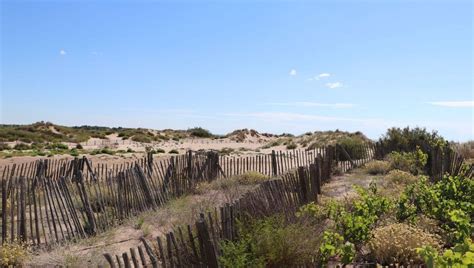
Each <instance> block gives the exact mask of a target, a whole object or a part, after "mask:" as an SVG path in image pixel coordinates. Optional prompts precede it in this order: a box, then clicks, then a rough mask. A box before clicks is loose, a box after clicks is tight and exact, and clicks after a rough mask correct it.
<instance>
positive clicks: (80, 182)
mask: <svg viewBox="0 0 474 268" xmlns="http://www.w3.org/2000/svg"><path fill="white" fill-rule="evenodd" d="M76 183H77V188H78V190H79V194H80V195H81V196H82V202H83V206H84V211H85V213H86V216H87V223H88V229H87V233H88V234H89V235H91V234H95V233H96V223H95V218H94V212H93V211H92V207H91V204H90V202H89V197H88V196H87V191H86V187H85V185H84V176H83V175H82V171H81V170H78V171H77V177H76Z"/></svg>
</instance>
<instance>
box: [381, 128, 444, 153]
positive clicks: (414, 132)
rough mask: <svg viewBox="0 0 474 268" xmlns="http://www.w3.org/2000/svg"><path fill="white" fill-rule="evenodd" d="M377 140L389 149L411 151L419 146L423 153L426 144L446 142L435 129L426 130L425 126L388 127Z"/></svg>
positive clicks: (433, 144)
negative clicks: (431, 130)
mask: <svg viewBox="0 0 474 268" xmlns="http://www.w3.org/2000/svg"><path fill="white" fill-rule="evenodd" d="M379 142H380V143H381V144H382V145H383V146H385V147H386V148H389V149H390V151H398V152H412V151H415V150H416V149H417V148H421V149H422V150H423V152H424V153H428V152H427V151H426V150H425V149H426V148H428V146H445V145H447V144H448V142H447V141H446V140H445V139H444V138H443V137H441V136H440V135H439V134H438V133H437V132H436V131H433V132H431V133H430V132H428V131H427V130H426V128H419V127H416V128H410V127H406V128H403V129H402V128H390V129H388V130H387V133H386V134H385V135H384V136H383V137H382V138H380V140H379Z"/></svg>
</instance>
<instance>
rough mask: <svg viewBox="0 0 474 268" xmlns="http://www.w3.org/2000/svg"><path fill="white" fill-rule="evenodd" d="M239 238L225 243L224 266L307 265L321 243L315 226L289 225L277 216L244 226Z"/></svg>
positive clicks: (300, 223)
mask: <svg viewBox="0 0 474 268" xmlns="http://www.w3.org/2000/svg"><path fill="white" fill-rule="evenodd" d="M308 234H311V235H308ZM239 236H240V239H239V240H238V241H235V242H231V241H227V242H224V246H223V247H222V248H223V253H222V256H221V257H220V259H219V260H220V262H221V264H222V265H223V266H225V267H239V266H238V264H239V265H242V264H246V265H247V267H254V265H255V266H257V267H263V265H265V266H266V267H292V266H297V265H304V264H308V263H311V262H312V261H313V260H314V259H315V257H316V254H317V251H318V248H319V245H320V240H321V238H320V236H321V234H320V233H319V232H318V231H317V229H316V228H315V227H314V226H312V225H310V224H307V223H305V222H296V223H288V222H285V221H284V220H283V218H282V217H278V216H275V217H269V218H265V219H262V220H256V221H255V222H252V223H249V224H245V225H244V224H241V226H240V229H239Z"/></svg>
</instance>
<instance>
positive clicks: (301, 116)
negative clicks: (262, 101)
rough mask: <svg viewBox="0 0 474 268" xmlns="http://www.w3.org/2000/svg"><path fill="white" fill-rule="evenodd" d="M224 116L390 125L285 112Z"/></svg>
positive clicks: (379, 121)
mask: <svg viewBox="0 0 474 268" xmlns="http://www.w3.org/2000/svg"><path fill="white" fill-rule="evenodd" d="M223 115H224V116H231V117H248V118H255V119H261V120H267V121H279V122H281V121H317V122H355V123H361V124H369V125H372V124H376V125H377V124H383V125H390V124H391V122H388V121H387V120H383V119H379V118H352V117H336V116H321V115H313V114H301V113H285V112H256V113H226V114H223Z"/></svg>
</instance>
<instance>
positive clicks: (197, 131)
mask: <svg viewBox="0 0 474 268" xmlns="http://www.w3.org/2000/svg"><path fill="white" fill-rule="evenodd" d="M188 133H190V135H191V136H193V137H198V138H212V137H213V136H214V135H212V133H211V132H210V131H209V130H207V129H204V128H202V127H194V128H190V129H188Z"/></svg>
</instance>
